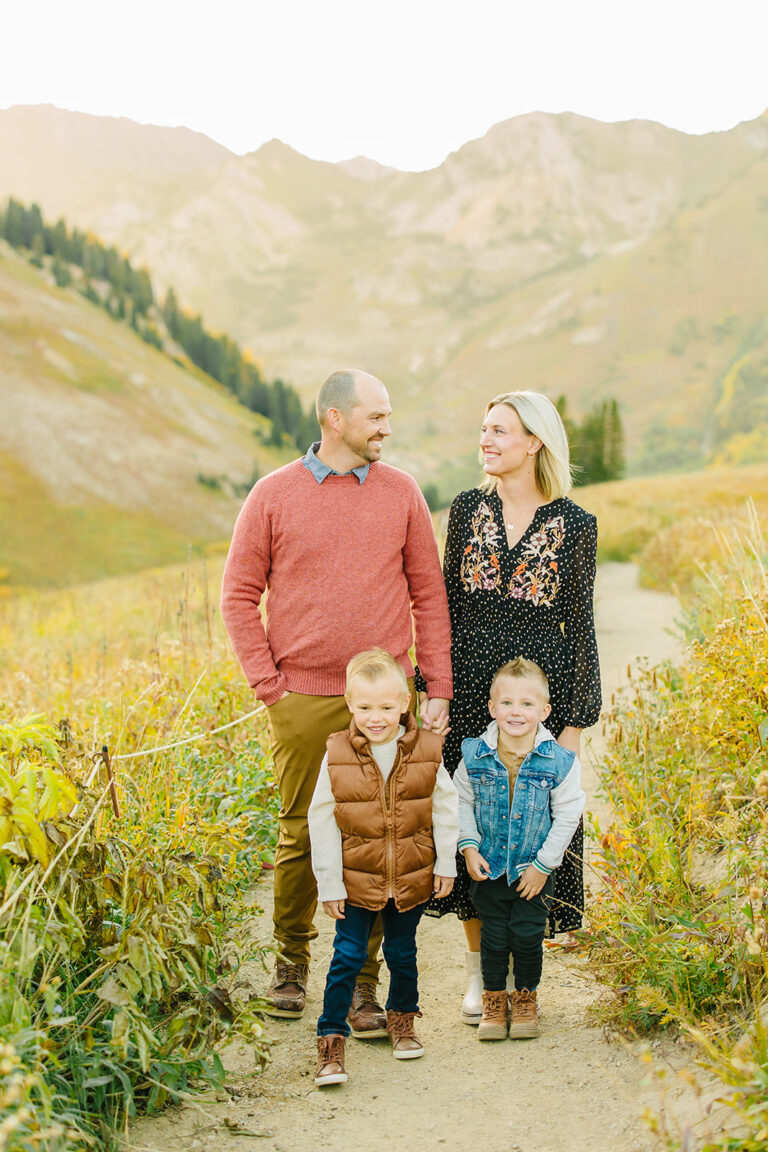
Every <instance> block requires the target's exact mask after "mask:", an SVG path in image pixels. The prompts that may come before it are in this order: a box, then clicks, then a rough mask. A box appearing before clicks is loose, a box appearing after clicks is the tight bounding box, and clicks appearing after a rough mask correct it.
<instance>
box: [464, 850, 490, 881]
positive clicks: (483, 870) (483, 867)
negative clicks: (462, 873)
mask: <svg viewBox="0 0 768 1152" xmlns="http://www.w3.org/2000/svg"><path fill="white" fill-rule="evenodd" d="M464 859H465V860H466V862H467V872H469V874H470V876H471V877H472V879H473V880H487V879H488V877H489V876H490V874H491V868H490V865H489V863H488V861H487V860H486V859H484V857H482V856H481V855H480V853H479V852H478V850H477V848H465V849H464Z"/></svg>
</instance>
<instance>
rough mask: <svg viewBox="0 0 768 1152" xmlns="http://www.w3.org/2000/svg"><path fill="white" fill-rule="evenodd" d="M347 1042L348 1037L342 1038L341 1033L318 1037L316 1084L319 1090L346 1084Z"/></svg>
mask: <svg viewBox="0 0 768 1152" xmlns="http://www.w3.org/2000/svg"><path fill="white" fill-rule="evenodd" d="M346 1042H347V1038H346V1036H342V1035H341V1033H340V1032H331V1033H329V1035H327V1036H318V1038H317V1071H316V1072H315V1084H317V1086H318V1088H325V1086H326V1085H327V1084H346V1082H347V1074H346V1072H345V1071H344V1048H345V1045H346Z"/></svg>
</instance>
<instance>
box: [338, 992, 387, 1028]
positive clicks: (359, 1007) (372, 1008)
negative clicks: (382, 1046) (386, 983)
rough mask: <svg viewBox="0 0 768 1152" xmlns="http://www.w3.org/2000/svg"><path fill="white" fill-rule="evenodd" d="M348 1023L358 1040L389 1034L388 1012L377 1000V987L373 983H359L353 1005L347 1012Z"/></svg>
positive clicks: (354, 994)
mask: <svg viewBox="0 0 768 1152" xmlns="http://www.w3.org/2000/svg"><path fill="white" fill-rule="evenodd" d="M347 1023H348V1024H349V1026H350V1028H351V1029H352V1035H353V1036H354V1037H355V1039H357V1040H376V1039H378V1038H379V1037H381V1036H388V1035H389V1033H388V1032H387V1014H386V1012H385V1011H384V1009H383V1008H382V1007H381V1005H380V1004H378V1003H377V1002H376V988H375V986H374V985H373V984H357V985H356V986H355V991H354V993H353V996H352V1005H351V1007H350V1009H349V1012H348V1014H347Z"/></svg>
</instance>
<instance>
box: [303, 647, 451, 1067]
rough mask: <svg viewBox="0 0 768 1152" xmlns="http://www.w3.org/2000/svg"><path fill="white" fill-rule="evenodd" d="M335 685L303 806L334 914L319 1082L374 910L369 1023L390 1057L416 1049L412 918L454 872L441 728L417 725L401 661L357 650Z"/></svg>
mask: <svg viewBox="0 0 768 1152" xmlns="http://www.w3.org/2000/svg"><path fill="white" fill-rule="evenodd" d="M345 695H346V701H347V705H348V707H349V710H350V712H351V713H352V722H351V724H350V726H349V729H348V730H347V731H345V732H335V733H333V735H331V736H329V737H328V742H327V752H326V755H325V757H324V759H323V763H322V766H321V768H320V776H319V778H318V782H317V787H316V789H315V793H314V796H313V798H312V803H311V805H310V808H309V834H310V841H311V845H312V869H313V871H314V873H315V877H316V878H317V884H318V895H319V899H320V900H321V901H322V904H323V910H324V912H325V913H326V914H327V915H328V916H330V917H332V918H333V919H334V920H335V921H336V935H335V939H334V950H333V957H332V960H331V965H330V968H329V971H328V977H327V980H326V986H325V996H324V1000H323V1012H322V1015H321V1016H320V1019H319V1020H318V1024H317V1037H318V1038H317V1047H318V1064H317V1074H316V1077H315V1083H316V1084H317V1085H319V1086H320V1087H325V1086H326V1085H328V1084H339V1083H342V1082H343V1081H345V1080H346V1079H347V1074H346V1071H345V1069H344V1053H345V1043H346V1038H347V1037H348V1036H349V1032H350V1029H349V1024H348V1022H347V1014H348V1012H349V1008H350V1005H351V1003H352V996H353V992H354V988H355V980H356V978H357V975H358V972H359V971H360V969H361V967H362V965H363V963H364V961H365V958H366V948H367V944H368V936H369V934H370V931H371V928H372V926H373V923H374V921H375V919H376V917H377V915H378V914H379V913H380V914H381V920H382V927H383V931H384V941H383V951H384V959H385V960H386V962H387V966H388V968H389V972H390V985H389V997H388V999H387V1004H386V1008H387V1026H386V1029H382V1031H381V1032H380V1033H379V1034H380V1035H383V1036H387V1035H388V1036H389V1038H390V1040H391V1043H392V1049H393V1052H394V1056H395V1058H396V1059H398V1060H412V1059H415V1058H416V1057H419V1056H421V1055H422V1054H423V1051H424V1049H423V1046H422V1044H421V1041H420V1040H419V1039H418V1037H417V1036H416V1033H415V1031H414V1024H413V1022H414V1018H415V1017H416V1016H420V1015H421V1013H420V1012H419V1004H418V972H417V966H416V939H415V937H416V928H417V926H418V923H419V920H420V919H421V915H422V913H423V911H424V906H425V904H426V902H427V901H428V900H429V898H430V896H431V895H432V894H433V893H434V894H435V895H437V896H447V895H448V893H449V892H450V890H451V888H452V887H453V878H454V876H455V875H456V863H455V853H456V840H457V836H458V797H457V795H456V790H455V788H454V786H453V783H452V781H451V778H450V777H449V775H448V773H447V772H446V770H445V768H444V767H443V764H442V739H441V738H440V737H439V736H436V735H435V734H434V733H432V732H427V731H424V730H421V729H419V728H418V727H417V724H416V720H415V718H414V716H413V714H412V713H411V712H409V711H408V703H409V691H408V685H407V682H406V679H405V673H404V672H403V669H402V666H401V664H400V663H399V662H398V661H397V660H395V659H393V657H392V656H390V655H389V653H388V652H384V651H383V650H382V649H372V650H371V651H369V652H362V653H361V654H360V655H358V656H355V657H354V658H353V659H352V660H351V661H350V662H349V665H348V666H347V687H346V693H345ZM367 1035H368V1036H370V1035H371V1033H370V1032H369V1033H368V1034H367Z"/></svg>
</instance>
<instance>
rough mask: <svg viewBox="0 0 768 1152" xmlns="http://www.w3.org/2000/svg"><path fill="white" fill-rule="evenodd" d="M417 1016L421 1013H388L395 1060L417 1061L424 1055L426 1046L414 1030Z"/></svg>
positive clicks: (388, 1024) (390, 1011)
mask: <svg viewBox="0 0 768 1152" xmlns="http://www.w3.org/2000/svg"><path fill="white" fill-rule="evenodd" d="M415 1016H421V1012H393V1011H392V1009H391V1008H390V1010H389V1011H388V1012H387V1032H389V1038H390V1040H391V1041H392V1054H393V1056H394V1057H395V1060H416V1059H418V1057H419V1056H423V1055H424V1045H423V1044H422V1042H421V1040H419V1038H418V1036H417V1035H416V1033H415V1032H414V1030H413V1020H414V1017H415Z"/></svg>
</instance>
